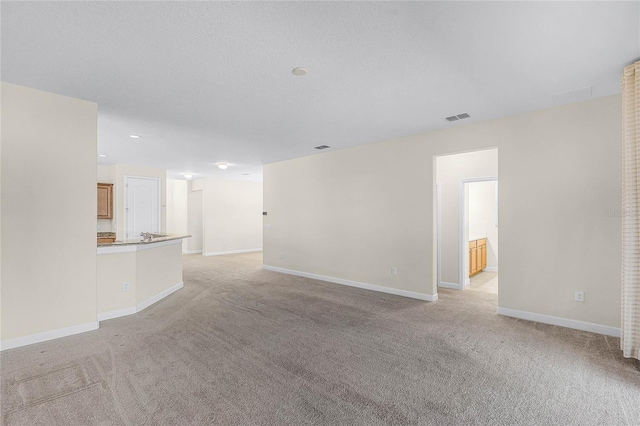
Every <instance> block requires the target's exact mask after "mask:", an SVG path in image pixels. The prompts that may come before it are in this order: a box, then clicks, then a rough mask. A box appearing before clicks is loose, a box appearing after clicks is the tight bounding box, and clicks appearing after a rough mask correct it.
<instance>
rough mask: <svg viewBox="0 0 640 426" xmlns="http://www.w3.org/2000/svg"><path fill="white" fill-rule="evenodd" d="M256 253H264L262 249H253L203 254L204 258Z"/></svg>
mask: <svg viewBox="0 0 640 426" xmlns="http://www.w3.org/2000/svg"><path fill="white" fill-rule="evenodd" d="M256 251H262V248H252V249H244V250H229V251H211V252H208V253H202V255H203V256H222V255H224V254H239V253H253V252H256Z"/></svg>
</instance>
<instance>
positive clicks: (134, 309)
mask: <svg viewBox="0 0 640 426" xmlns="http://www.w3.org/2000/svg"><path fill="white" fill-rule="evenodd" d="M182 287H184V283H183V282H180V283H178V284H176V285H174V286H172V287H169V288H168V289H166V290H165V291H163V292H161V293H158V294H156V295H155V296H153V297H150V298H149V299H147V300H145V301H144V302H141V303H138V304H137V305H136V306H131V307H128V308H123V309H116V310H114V311H108V312H102V313H100V314H98V321H106V320H110V319H113V318H120V317H124V316H127V315H131V314H136V313H138V312H140V311H142V310H143V309H146V308H148V307H149V306H151V305H153V304H154V303H156V302H159V301H160V300H162V299H164V298H165V297H167V296H168V295H170V294H171V293H175V292H176V291H178V290H180V289H181V288H182Z"/></svg>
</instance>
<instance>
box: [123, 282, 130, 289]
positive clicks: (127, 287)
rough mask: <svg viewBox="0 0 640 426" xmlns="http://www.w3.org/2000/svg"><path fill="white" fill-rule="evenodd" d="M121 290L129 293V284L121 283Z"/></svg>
mask: <svg viewBox="0 0 640 426" xmlns="http://www.w3.org/2000/svg"><path fill="white" fill-rule="evenodd" d="M122 290H124V291H129V283H122Z"/></svg>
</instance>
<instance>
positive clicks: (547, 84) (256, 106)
mask: <svg viewBox="0 0 640 426" xmlns="http://www.w3.org/2000/svg"><path fill="white" fill-rule="evenodd" d="M1 8H2V9H1V13H2V15H1V19H2V22H1V23H2V29H1V31H2V34H1V36H2V39H1V41H2V63H1V72H2V80H3V81H8V82H11V83H16V84H21V85H25V86H30V87H35V88H38V89H42V90H47V91H51V92H55V93H60V94H64V95H68V96H72V97H76V98H81V99H87V100H91V101H94V102H97V103H98V105H99V122H98V125H99V126H98V150H99V152H100V153H104V154H108V156H109V157H108V158H106V159H100V162H101V163H119V162H124V163H131V164H139V165H146V166H152V167H162V168H166V169H168V171H169V175H170V176H174V177H175V176H179V175H180V174H182V173H185V172H192V173H193V174H194V175H195V177H200V176H217V177H230V178H239V179H259V178H260V176H261V174H262V164H266V163H270V162H275V161H280V160H285V159H290V158H295V157H300V156H306V155H312V154H320V151H316V150H314V149H313V147H314V146H316V145H321V144H327V145H330V146H331V150H335V149H341V148H345V147H349V146H354V145H359V144H364V143H369V142H375V141H380V140H384V139H388V138H392V137H398V136H404V135H410V134H415V133H419V132H423V131H428V130H435V129H440V128H445V127H451V126H459V125H464V124H466V123H470V122H473V121H477V120H485V119H489V118H494V117H500V116H506V115H512V114H515V113H519V112H524V111H530V110H535V109H540V108H545V107H549V106H553V105H554V102H553V99H552V95H553V94H556V93H560V92H565V91H569V90H574V89H580V88H584V87H587V86H592V91H591V93H592V97H594V98H596V97H601V96H606V95H611V94H614V93H618V92H619V91H620V72H621V69H622V67H623V66H625V65H626V64H628V63H631V62H633V61H634V60H637V59H638V58H640V24H639V20H640V10H639V9H640V7H639V3H638V2H600V3H598V2H590V3H581V2H476V3H472V2H407V3H405V2H375V3H368V2H255V3H254V2H215V3H214V2H7V1H3V2H2V5H1ZM299 66H303V67H306V68H308V69H309V73H308V74H307V75H306V76H303V77H296V76H294V75H293V74H292V73H291V70H292V69H293V68H295V67H299ZM463 112H468V113H469V114H471V118H470V119H467V120H464V121H462V122H455V123H448V122H447V121H445V120H444V117H446V116H450V115H454V114H459V113H463ZM132 133H133V134H138V135H141V136H142V139H139V140H134V139H130V138H129V137H128V135H129V134H132ZM322 152H326V151H322ZM219 161H226V162H229V163H230V164H231V165H232V167H230V168H229V169H227V170H226V171H221V170H218V169H217V168H216V167H215V166H214V163H216V162H219ZM243 173H250V176H242V174H243Z"/></svg>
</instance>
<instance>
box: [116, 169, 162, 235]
mask: <svg viewBox="0 0 640 426" xmlns="http://www.w3.org/2000/svg"><path fill="white" fill-rule="evenodd" d="M130 178H133V179H145V180H152V181H154V182H155V183H156V186H157V188H158V230H157V231H156V232H162V194H161V191H162V185H161V183H160V178H154V177H149V176H134V175H124V233H125V237H126V239H129V238H135V237H137V235H132V236H129V179H130Z"/></svg>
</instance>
